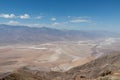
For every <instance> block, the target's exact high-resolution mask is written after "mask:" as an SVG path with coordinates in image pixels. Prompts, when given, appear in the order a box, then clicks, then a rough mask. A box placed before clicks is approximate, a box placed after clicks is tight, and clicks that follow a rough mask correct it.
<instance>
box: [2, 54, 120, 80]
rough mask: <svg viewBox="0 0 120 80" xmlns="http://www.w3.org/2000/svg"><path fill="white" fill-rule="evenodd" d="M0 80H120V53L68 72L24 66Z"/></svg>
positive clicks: (103, 57)
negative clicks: (40, 69)
mask: <svg viewBox="0 0 120 80" xmlns="http://www.w3.org/2000/svg"><path fill="white" fill-rule="evenodd" d="M0 80H120V53H114V54H108V55H106V56H102V57H101V58H98V59H96V60H94V61H91V62H89V63H87V64H85V65H82V66H78V67H75V68H73V69H71V70H69V71H67V72H54V71H50V72H44V71H35V70H30V69H28V68H27V67H24V68H22V69H19V70H17V71H15V72H14V73H8V74H6V76H4V77H2V78H1V79H0Z"/></svg>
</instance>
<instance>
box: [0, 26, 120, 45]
mask: <svg viewBox="0 0 120 80" xmlns="http://www.w3.org/2000/svg"><path fill="white" fill-rule="evenodd" d="M118 36H119V34H117V33H112V32H107V31H79V30H58V29H52V28H47V27H42V28H35V27H27V26H11V25H4V24H1V25H0V44H21V43H22V44H27V43H34V44H37V43H43V42H53V41H78V40H84V39H97V38H105V37H118Z"/></svg>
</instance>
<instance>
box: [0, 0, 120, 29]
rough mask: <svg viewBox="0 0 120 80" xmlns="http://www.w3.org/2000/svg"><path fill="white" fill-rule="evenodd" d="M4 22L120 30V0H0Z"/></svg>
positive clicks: (0, 10)
mask: <svg viewBox="0 0 120 80" xmlns="http://www.w3.org/2000/svg"><path fill="white" fill-rule="evenodd" d="M0 23H1V24H10V25H27V26H34V27H43V26H45V27H52V28H60V29H77V30H78V29H79V30H95V29H97V30H113V31H119V30H120V0H0Z"/></svg>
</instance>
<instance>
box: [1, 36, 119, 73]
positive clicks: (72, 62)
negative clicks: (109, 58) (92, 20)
mask: <svg viewBox="0 0 120 80" xmlns="http://www.w3.org/2000/svg"><path fill="white" fill-rule="evenodd" d="M115 40H116V41H115ZM112 44H114V45H113V46H111V45H112ZM117 47H119V44H117V39H114V38H109V39H105V40H96V41H92V40H87V41H78V42H54V43H52V42H51V43H45V44H37V45H33V44H29V45H19V44H17V45H7V46H1V47H0V73H1V75H2V74H3V73H6V72H11V71H14V70H16V69H18V68H21V67H24V66H27V67H28V68H30V69H32V70H40V71H67V70H69V69H71V68H73V67H76V66H79V65H82V64H85V63H88V62H90V61H92V60H94V59H96V58H97V57H99V56H100V55H102V54H103V53H104V52H105V53H106V54H107V52H108V53H110V52H111V53H112V51H119V49H118V48H117Z"/></svg>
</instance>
